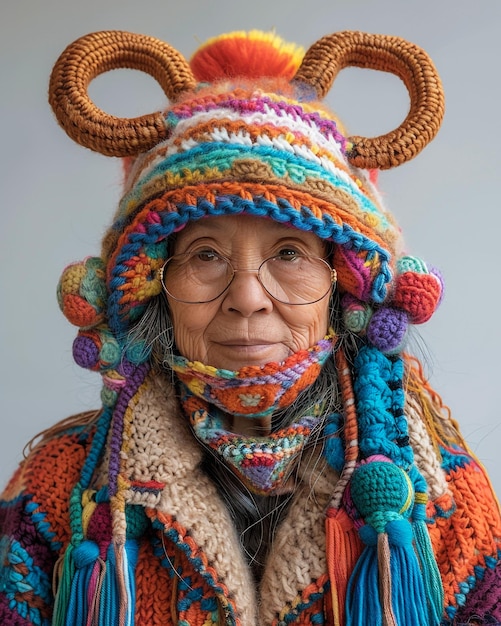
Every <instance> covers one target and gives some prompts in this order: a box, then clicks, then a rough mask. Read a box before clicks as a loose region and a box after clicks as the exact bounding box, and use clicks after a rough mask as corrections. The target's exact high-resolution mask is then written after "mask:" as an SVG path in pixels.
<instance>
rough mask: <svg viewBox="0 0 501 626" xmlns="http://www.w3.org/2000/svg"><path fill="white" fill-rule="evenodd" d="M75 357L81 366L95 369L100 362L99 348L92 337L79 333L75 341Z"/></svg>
mask: <svg viewBox="0 0 501 626" xmlns="http://www.w3.org/2000/svg"><path fill="white" fill-rule="evenodd" d="M73 358H74V359H75V362H76V364H77V365H80V367H84V368H85V369H93V368H95V367H96V365H97V364H98V362H99V349H98V347H97V346H96V344H95V343H94V342H93V341H92V339H91V338H90V337H84V336H81V335H79V336H78V337H77V338H76V339H75V341H74V342H73Z"/></svg>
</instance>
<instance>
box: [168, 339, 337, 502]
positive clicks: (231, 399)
mask: <svg viewBox="0 0 501 626" xmlns="http://www.w3.org/2000/svg"><path fill="white" fill-rule="evenodd" d="M334 344H335V335H334V333H332V332H331V333H330V334H329V335H327V336H326V337H325V338H324V339H322V340H320V341H319V342H318V343H317V344H315V345H314V346H313V347H311V348H309V349H308V350H300V351H298V352H296V353H294V354H293V355H291V356H290V357H288V358H287V359H286V360H285V361H283V362H281V363H274V362H272V363H267V364H266V365H263V366H252V367H245V368H242V369H241V370H239V371H228V370H223V369H217V368H214V367H210V366H206V365H203V364H202V363H199V362H190V361H188V360H187V359H185V358H183V357H173V359H172V360H171V363H170V364H171V367H172V369H173V370H174V371H175V372H176V374H177V376H178V378H179V380H180V381H181V384H182V391H183V392H182V396H181V403H182V406H183V409H184V412H185V414H186V415H187V417H188V418H189V420H190V424H191V426H192V428H193V432H194V434H195V436H196V437H197V439H199V440H200V441H201V442H202V443H204V444H205V445H208V446H209V447H210V448H211V449H212V450H214V451H215V452H216V454H218V455H219V456H220V458H221V459H222V460H224V462H225V463H227V464H228V465H229V467H230V468H231V469H232V470H233V471H234V472H235V473H236V474H237V475H238V476H239V477H240V479H241V481H242V482H243V483H244V484H245V485H246V486H247V487H248V488H249V489H250V490H251V491H253V492H254V493H258V494H262V495H266V494H269V493H271V492H277V490H278V489H280V487H282V486H283V484H284V482H285V480H286V479H287V478H288V477H289V476H290V474H291V471H292V468H293V466H294V465H295V461H297V459H298V456H299V455H300V453H301V451H302V450H303V448H304V446H305V444H306V442H307V441H308V438H309V436H310V434H311V432H312V430H313V429H314V427H315V425H316V424H318V422H319V420H320V408H319V407H312V408H311V411H308V414H307V415H302V416H301V417H300V418H299V419H298V421H297V422H295V423H293V424H290V425H287V426H286V427H284V428H282V429H280V430H278V431H277V432H273V433H271V434H270V435H269V436H252V437H244V436H242V435H240V434H238V433H232V432H230V431H229V430H228V429H227V427H226V426H225V423H226V422H227V415H228V414H229V415H233V416H242V415H243V416H245V417H247V418H248V419H250V420H252V419H253V418H259V417H263V416H268V415H271V414H272V413H273V412H274V411H276V410H278V409H283V408H286V407H288V406H290V405H291V404H292V403H293V402H294V401H295V400H296V399H297V397H298V395H299V394H300V393H301V392H302V391H304V390H305V389H306V388H307V387H309V386H310V385H311V384H312V383H313V382H314V381H315V380H316V379H317V377H318V375H319V373H320V370H321V367H322V365H323V364H324V363H325V361H326V359H327V358H328V356H329V355H330V354H331V352H332V350H333V348H334Z"/></svg>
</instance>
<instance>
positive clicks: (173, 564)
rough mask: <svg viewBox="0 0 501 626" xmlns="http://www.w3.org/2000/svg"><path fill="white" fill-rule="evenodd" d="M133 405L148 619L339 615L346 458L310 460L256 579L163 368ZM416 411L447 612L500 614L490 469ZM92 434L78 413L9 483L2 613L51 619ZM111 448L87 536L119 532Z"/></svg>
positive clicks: (128, 472)
mask: <svg viewBox="0 0 501 626" xmlns="http://www.w3.org/2000/svg"><path fill="white" fill-rule="evenodd" d="M131 406H133V411H134V416H133V420H132V423H133V424H134V428H133V429H132V430H131V432H129V433H128V437H129V446H128V452H127V458H126V459H125V460H124V465H123V468H122V472H123V475H124V476H126V477H127V480H128V481H130V485H131V486H132V487H131V489H129V490H128V491H127V492H126V496H125V497H126V513H127V537H128V540H129V541H130V543H131V544H132V545H134V550H135V552H137V563H136V565H135V570H134V578H135V589H136V591H135V606H134V611H135V623H136V624H137V625H139V626H151V625H154V624H163V625H170V624H172V625H179V626H181V625H182V626H202V625H208V624H227V625H229V624H234V625H241V626H258V625H259V626H271V625H274V626H279V625H285V624H304V625H306V624H331V623H332V622H331V621H330V620H331V619H332V618H331V617H330V613H329V611H328V601H329V595H330V591H329V577H328V574H327V565H326V557H325V530H324V518H325V508H326V505H327V503H328V500H329V496H330V494H331V492H332V485H333V484H334V483H335V481H336V480H337V476H336V474H335V472H334V470H332V469H330V468H328V467H327V466H326V464H323V463H317V464H316V465H315V469H311V467H310V468H309V469H308V468H305V467H300V468H299V475H298V478H299V486H298V488H297V490H296V493H295V495H294V498H293V501H292V504H291V506H290V509H289V511H288V514H287V517H286V518H285V519H284V520H283V522H282V523H281V525H280V526H279V528H278V530H277V532H276V535H275V538H274V542H273V545H272V547H271V549H270V551H269V553H268V556H267V562H266V565H265V568H264V573H263V576H262V579H261V581H260V583H259V585H256V584H255V583H254V581H253V578H252V575H251V573H250V568H249V566H248V564H247V563H246V560H245V557H244V555H243V551H242V549H241V547H240V545H239V541H238V537H237V535H236V532H235V530H234V527H233V524H232V521H231V519H230V516H229V514H228V512H227V510H226V507H225V505H224V504H223V502H222V501H221V499H220V497H219V495H218V493H217V490H216V488H215V486H214V485H213V483H212V481H211V479H210V478H208V477H207V476H206V475H205V474H204V472H203V471H202V470H201V469H200V462H201V458H202V451H201V449H200V447H199V445H198V444H197V442H196V441H195V440H194V438H193V437H192V435H191V433H190V432H189V430H188V427H187V425H186V420H185V418H183V417H182V416H181V414H180V411H179V408H178V406H177V401H176V399H175V397H174V395H173V392H172V389H171V388H170V386H169V385H167V384H166V383H165V381H163V380H162V379H161V378H160V377H159V376H157V375H151V376H150V377H149V378H148V379H147V381H146V382H145V383H144V384H143V385H142V387H141V389H140V390H139V392H138V393H137V395H136V397H135V398H134V399H133V402H131ZM407 414H408V420H409V434H410V437H411V442H412V445H413V448H414V453H415V457H416V462H417V464H418V466H419V469H420V470H421V472H422V473H423V474H424V475H425V476H426V479H427V482H428V486H429V491H430V493H429V496H430V504H429V508H428V515H429V519H428V520H427V524H428V528H429V532H430V536H431V539H432V543H433V548H434V551H435V554H436V558H437V562H438V565H439V568H440V573H441V576H442V582H443V586H444V592H445V608H444V614H443V622H442V623H443V624H444V625H448V626H452V625H453V624H454V625H456V626H457V625H459V624H467V623H474V624H497V623H501V565H500V563H499V545H500V541H501V519H500V515H499V509H498V504H497V502H496V499H495V497H494V495H493V493H492V490H491V487H490V485H489V482H488V479H487V478H486V475H485V473H484V470H483V469H482V467H481V466H480V465H479V464H478V462H477V461H476V460H475V459H473V458H472V456H471V455H469V454H468V453H467V452H466V451H465V450H463V449H461V448H460V447H459V446H458V445H457V444H452V443H451V445H442V446H441V447H440V449H438V450H437V449H435V447H434V445H433V443H432V437H430V435H429V432H430V428H425V426H424V422H423V420H422V419H421V418H422V415H420V407H419V405H418V402H417V401H416V400H415V398H413V397H412V394H410V395H409V399H408V405H407ZM93 436H94V431H93V429H92V428H88V427H73V428H69V429H66V430H65V431H63V432H61V433H60V434H58V435H57V436H55V437H53V438H52V439H50V440H48V441H46V442H45V443H44V444H43V445H41V446H38V447H37V448H36V449H35V450H34V451H33V452H32V453H31V454H30V456H29V458H28V459H27V460H26V461H25V462H24V463H23V464H22V465H21V466H20V468H19V469H18V470H17V472H16V473H15V474H14V476H13V477H12V479H11V481H10V482H9V484H8V486H7V487H6V489H5V491H4V493H3V497H2V501H1V504H0V528H1V539H0V551H1V570H0V571H1V574H0V623H1V624H2V625H3V626H12V625H18V626H28V625H37V626H40V625H45V626H47V625H49V624H51V623H52V612H53V603H54V596H53V590H52V585H53V576H54V572H55V573H56V574H57V572H58V571H60V557H61V555H63V554H64V551H65V548H66V546H67V544H68V542H69V541H70V519H69V501H70V497H71V492H72V488H73V486H74V485H75V483H76V482H77V481H78V480H79V475H80V470H81V468H82V465H83V463H84V461H85V459H86V457H87V455H88V454H89V450H90V444H91V441H92V438H93ZM108 462H109V455H106V454H105V457H104V458H103V459H102V461H101V464H100V468H101V469H100V470H99V471H98V472H97V474H96V475H95V477H94V480H93V490H92V492H89V491H87V492H86V495H85V497H86V502H85V503H84V516H83V517H84V530H85V533H86V537H87V538H88V539H91V540H93V541H95V542H97V543H98V544H99V545H100V546H104V547H106V542H107V541H108V543H109V539H110V537H111V529H110V511H109V504H108V501H107V495H106V478H105V477H106V475H107V472H106V465H107V463H108ZM58 559H59V560H58ZM56 578H57V576H56ZM475 618H476V619H477V621H474V619H475ZM102 623H103V624H105V623H110V624H111V623H113V622H108V621H103V622H102ZM400 626H405V625H400Z"/></svg>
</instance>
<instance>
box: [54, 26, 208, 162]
mask: <svg viewBox="0 0 501 626" xmlns="http://www.w3.org/2000/svg"><path fill="white" fill-rule="evenodd" d="M122 68H128V69H135V70H140V71H143V72H146V73H147V74H150V76H152V77H153V78H155V80H157V81H158V83H159V84H160V86H161V87H162V89H163V91H164V93H165V95H166V96H167V98H169V100H171V101H175V100H177V98H178V97H179V95H180V94H182V93H183V92H185V91H188V90H191V89H193V88H194V87H195V85H196V80H195V78H194V76H193V73H192V71H191V69H190V66H189V64H188V62H187V61H186V60H185V58H184V57H183V56H182V55H181V54H180V53H179V52H177V51H176V50H175V49H174V48H172V47H171V46H170V45H169V44H167V43H164V42H163V41H160V40H158V39H155V38H154V37H148V36H146V35H138V34H135V33H127V32H123V31H102V32H97V33H91V34H89V35H85V36H84V37H81V38H80V39H77V40H76V41H75V42H73V43H72V44H70V45H69V46H68V47H67V48H66V50H64V52H63V53H62V54H61V56H60V57H59V59H58V60H57V62H56V64H55V65H54V68H53V70H52V73H51V77H50V83H49V102H50V105H51V106H52V109H53V111H54V114H55V115H56V118H57V120H58V122H59V124H60V125H61V126H62V127H63V128H64V130H65V131H66V133H67V134H68V135H69V136H70V137H71V138H72V139H73V140H74V141H76V142H77V143H79V144H81V145H82V146H85V147H87V148H91V149H92V150H95V151H96V152H100V153H101V154H105V155H107V156H117V157H124V156H133V155H136V154H138V153H140V152H146V151H147V150H149V149H150V148H152V147H153V146H154V145H155V144H157V143H158V142H159V141H162V139H164V138H165V137H166V135H167V131H166V128H165V122H164V119H163V116H162V114H161V113H160V112H157V113H151V114H149V115H144V116H142V117H136V118H119V117H114V116H112V115H108V114H107V113H105V112H104V111H102V110H101V109H100V108H98V107H97V106H96V105H95V104H94V103H93V102H92V100H91V99H90V98H89V96H88V94H87V88H88V86H89V83H90V82H91V81H92V80H93V79H94V78H96V76H99V74H102V73H104V72H107V71H109V70H113V69H122Z"/></svg>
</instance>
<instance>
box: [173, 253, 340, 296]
mask: <svg viewBox="0 0 501 626" xmlns="http://www.w3.org/2000/svg"><path fill="white" fill-rule="evenodd" d="M238 271H241V270H234V268H233V267H232V265H231V263H230V262H229V260H228V259H226V258H224V257H222V256H219V255H217V254H215V253H214V252H202V253H199V252H196V253H193V254H180V255H177V256H174V257H171V258H170V259H168V261H167V262H166V264H165V266H164V270H163V284H164V287H165V290H166V291H167V293H168V294H169V295H171V296H172V297H173V298H174V299H176V300H180V301H182V302H188V303H202V302H210V301H211V300H215V299H216V298H218V297H219V296H220V295H221V294H222V293H224V291H226V289H227V288H228V287H229V285H230V283H231V281H232V280H233V277H234V275H235V273H236V272H238ZM244 271H256V270H244ZM258 279H259V281H260V283H261V285H262V286H263V287H264V288H265V289H266V291H267V292H268V293H269V295H270V296H272V298H274V299H275V300H278V301H279V302H283V303H286V304H309V303H312V302H316V301H317V300H320V299H321V298H323V297H324V296H325V295H326V294H327V293H328V291H329V290H330V287H331V284H332V275H331V268H330V266H329V264H328V263H327V262H326V261H324V260H323V259H320V258H317V257H309V256H302V255H299V254H297V255H294V257H292V258H290V257H283V256H275V257H271V258H269V259H266V260H265V261H263V263H262V264H261V266H260V267H259V270H258Z"/></svg>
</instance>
